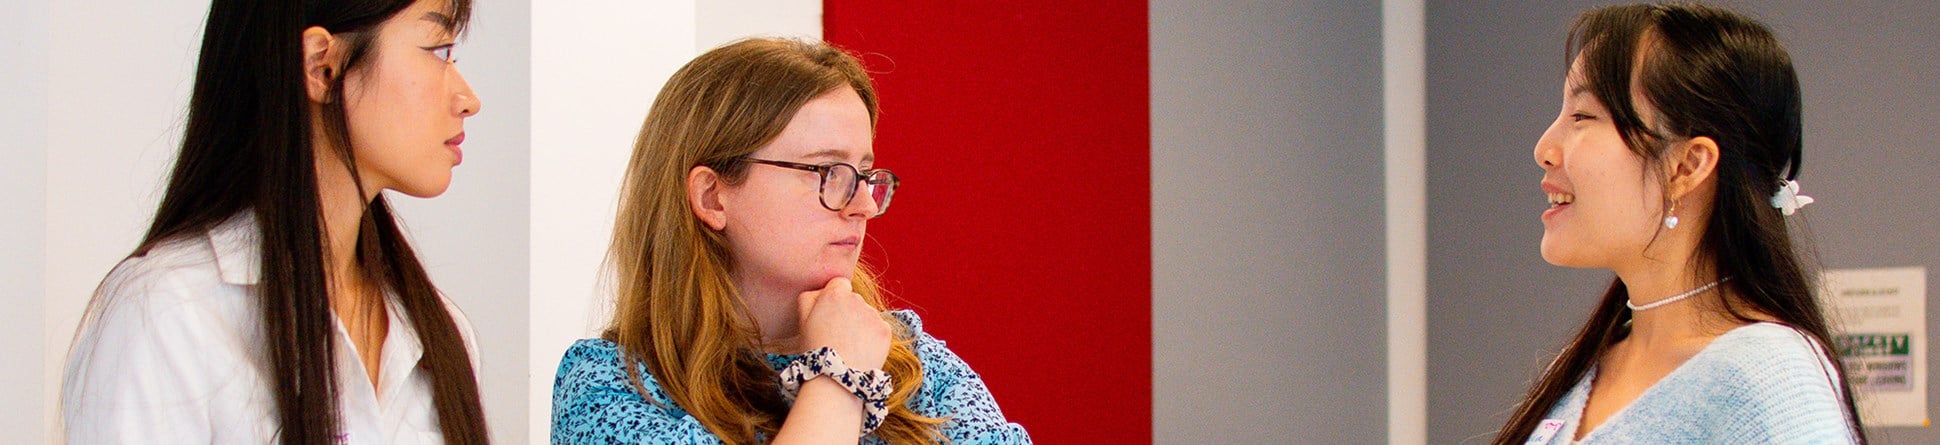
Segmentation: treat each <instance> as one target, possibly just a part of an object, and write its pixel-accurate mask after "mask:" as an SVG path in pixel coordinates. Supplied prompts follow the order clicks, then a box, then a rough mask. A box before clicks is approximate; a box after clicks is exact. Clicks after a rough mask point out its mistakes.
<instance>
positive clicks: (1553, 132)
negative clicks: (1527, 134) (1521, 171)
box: [1535, 118, 1563, 170]
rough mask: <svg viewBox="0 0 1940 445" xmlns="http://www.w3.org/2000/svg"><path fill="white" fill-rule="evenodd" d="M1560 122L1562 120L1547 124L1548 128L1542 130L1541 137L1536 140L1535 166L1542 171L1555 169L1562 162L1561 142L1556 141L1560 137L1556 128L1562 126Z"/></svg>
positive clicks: (1558, 119)
mask: <svg viewBox="0 0 1940 445" xmlns="http://www.w3.org/2000/svg"><path fill="white" fill-rule="evenodd" d="M1562 122H1563V119H1562V118H1557V119H1556V121H1555V122H1551V123H1550V124H1549V128H1546V129H1544V130H1543V135H1542V137H1539V138H1537V139H1536V152H1535V157H1536V165H1537V166H1539V167H1542V168H1543V169H1544V170H1548V169H1552V168H1556V166H1557V165H1560V164H1561V163H1562V161H1563V159H1562V158H1563V155H1562V153H1563V147H1562V142H1561V141H1558V140H1557V139H1558V138H1560V137H1561V136H1560V135H1559V134H1558V131H1557V128H1558V127H1561V126H1562V125H1563V123H1562Z"/></svg>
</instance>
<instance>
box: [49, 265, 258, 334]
mask: <svg viewBox="0 0 1940 445" xmlns="http://www.w3.org/2000/svg"><path fill="white" fill-rule="evenodd" d="M250 289H251V288H250V287H249V286H243V285H236V284H232V283H228V282H226V281H225V280H223V278H222V273H221V270H220V268H219V267H218V265H217V260H216V253H215V251H214V249H213V248H212V247H211V245H210V243H209V240H208V238H205V237H186V238H182V239H175V240H168V241H164V242H161V243H157V244H156V245H154V246H152V247H151V248H150V249H148V251H147V252H146V253H145V254H143V255H140V256H131V257H128V258H127V259H125V260H122V262H121V263H120V264H118V265H116V266H115V268H114V269H113V270H111V271H110V272H108V275H107V277H106V278H104V279H102V281H101V284H100V287H98V288H96V289H95V293H94V296H93V299H92V301H90V302H89V304H88V309H87V314H86V315H85V316H84V318H83V319H82V325H81V330H80V332H79V333H78V335H77V337H76V341H77V344H76V345H75V346H76V348H77V349H79V348H82V347H85V346H89V344H85V342H89V341H93V340H96V339H98V338H100V337H107V338H108V339H109V341H110V343H121V342H124V340H131V339H142V338H147V339H149V340H157V341H148V342H145V343H146V344H165V343H162V342H159V341H158V340H183V339H184V337H190V338H193V337H204V336H209V335H214V334H225V333H226V334H228V335H231V336H233V335H242V334H241V331H244V330H252V329H253V328H254V327H255V326H256V323H257V322H256V320H257V319H258V317H259V316H258V315H257V314H256V313H255V308H256V306H255V301H256V300H255V299H253V298H251V297H250ZM158 336H159V337H158ZM131 346H132V345H131Z"/></svg>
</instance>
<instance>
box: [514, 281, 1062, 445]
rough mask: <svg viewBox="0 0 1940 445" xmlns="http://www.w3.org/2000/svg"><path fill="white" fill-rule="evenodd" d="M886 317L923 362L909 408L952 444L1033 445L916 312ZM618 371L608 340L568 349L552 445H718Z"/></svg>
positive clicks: (646, 380) (777, 360)
mask: <svg viewBox="0 0 1940 445" xmlns="http://www.w3.org/2000/svg"><path fill="white" fill-rule="evenodd" d="M890 315H893V316H895V317H896V318H897V319H899V320H902V322H903V324H904V325H907V326H909V332H910V333H911V334H912V335H914V336H916V344H915V346H916V356H917V358H918V359H920V360H922V361H923V386H922V388H921V389H920V390H918V391H917V394H916V396H915V397H912V398H910V401H909V405H910V409H911V410H912V411H915V412H916V413H917V414H922V415H924V416H928V417H939V418H947V420H946V421H945V422H944V423H943V424H942V430H941V431H942V433H943V436H944V437H947V438H949V439H950V442H951V443H955V444H1028V443H1031V437H1030V435H1029V434H1027V433H1025V432H1024V427H1023V426H1020V425H1018V424H1015V423H1010V422H1009V421H1006V420H1004V412H1003V411H1002V410H999V409H997V401H996V400H994V399H992V398H991V397H990V389H989V388H987V387H984V384H983V378H982V377H978V376H977V373H976V372H975V371H971V370H970V365H968V364H965V363H964V362H963V359H961V358H958V357H957V355H956V354H955V353H952V352H950V349H949V348H947V347H944V345H943V341H942V340H937V339H936V338H935V337H931V336H930V335H929V334H927V333H924V332H923V323H922V320H920V319H918V318H916V314H915V313H914V312H910V311H907V310H899V311H892V312H890ZM795 358H796V357H795V356H792V355H779V354H769V355H768V365H769V366H772V367H774V368H775V369H776V370H777V371H779V370H780V369H781V368H784V367H786V366H787V365H788V363H789V362H790V361H791V360H794V359H795ZM620 366H621V365H620V351H619V345H616V344H614V343H613V342H610V341H606V340H602V339H597V338H594V339H585V340H580V341H578V342H576V343H573V347H572V348H570V349H567V350H566V356H565V358H562V359H560V361H559V373H558V374H557V375H555V376H554V377H553V383H552V388H553V389H552V443H555V444H647V443H651V444H718V443H721V440H720V439H718V438H716V437H714V433H713V432H710V431H708V430H707V427H705V426H701V423H700V421H698V420H695V419H694V417H693V416H689V415H687V411H685V410H682V409H681V408H680V407H679V406H676V405H675V404H674V401H673V399H672V398H670V397H668V396H667V393H666V392H665V391H662V390H661V389H660V385H659V383H658V382H657V381H656V380H655V379H654V377H653V376H652V375H651V374H649V373H648V372H647V371H646V369H645V367H644V366H642V367H641V368H640V378H641V383H642V384H643V385H644V386H646V389H647V392H648V393H651V394H652V401H651V402H650V401H648V399H647V398H646V397H642V396H641V395H640V393H639V392H636V391H634V388H633V385H631V384H629V383H628V382H627V377H626V370H625V369H623V368H621V367H620ZM654 402H659V403H657V404H656V403H654ZM861 443H863V444H880V443H882V440H881V439H878V438H877V437H876V436H875V435H873V434H871V435H869V436H864V437H863V438H862V440H861Z"/></svg>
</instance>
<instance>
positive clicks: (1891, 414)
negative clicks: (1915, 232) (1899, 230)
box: [1820, 267, 1928, 426]
mask: <svg viewBox="0 0 1940 445" xmlns="http://www.w3.org/2000/svg"><path fill="white" fill-rule="evenodd" d="M1820 292H1821V293H1822V294H1823V295H1821V297H1820V298H1821V299H1822V300H1823V301H1825V302H1826V303H1827V305H1828V306H1829V307H1830V309H1831V310H1832V311H1833V314H1834V317H1837V318H1838V321H1839V322H1840V325H1839V326H1840V327H1841V328H1843V329H1842V330H1841V331H1840V333H1839V335H1838V336H1837V337H1836V338H1835V339H1834V341H1835V342H1837V343H1838V348H1839V352H1840V356H1841V357H1844V359H1845V360H1844V361H1845V365H1846V376H1847V378H1848V380H1849V381H1851V382H1852V387H1853V389H1854V390H1855V392H1856V393H1857V394H1858V396H1859V418H1860V420H1861V421H1862V422H1864V423H1865V424H1866V425H1868V426H1927V425H1928V420H1927V346H1926V345H1927V328H1926V314H1927V310H1926V297H1927V270H1926V268H1925V267H1903V268H1892V269H1844V270H1828V271H1826V272H1825V284H1824V286H1822V287H1821V288H1820Z"/></svg>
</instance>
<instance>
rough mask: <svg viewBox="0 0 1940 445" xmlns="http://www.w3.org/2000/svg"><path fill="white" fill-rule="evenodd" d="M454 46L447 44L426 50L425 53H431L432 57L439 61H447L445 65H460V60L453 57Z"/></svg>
mask: <svg viewBox="0 0 1940 445" xmlns="http://www.w3.org/2000/svg"><path fill="white" fill-rule="evenodd" d="M452 46H453V45H452V44H450V43H447V44H443V45H438V46H433V47H428V48H425V51H430V52H431V55H432V56H435V57H437V58H438V60H443V61H445V63H458V59H457V58H455V57H453V56H452V52H451V48H452Z"/></svg>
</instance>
